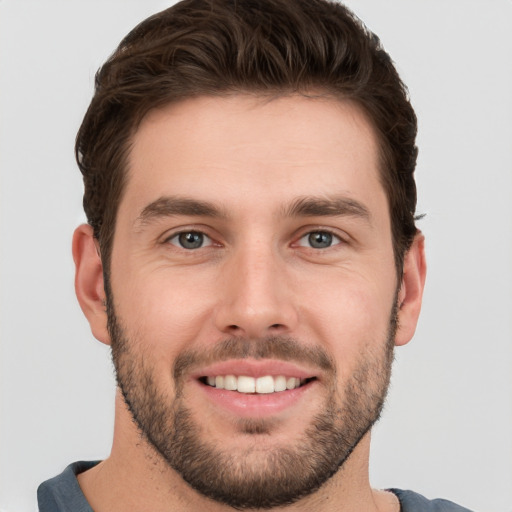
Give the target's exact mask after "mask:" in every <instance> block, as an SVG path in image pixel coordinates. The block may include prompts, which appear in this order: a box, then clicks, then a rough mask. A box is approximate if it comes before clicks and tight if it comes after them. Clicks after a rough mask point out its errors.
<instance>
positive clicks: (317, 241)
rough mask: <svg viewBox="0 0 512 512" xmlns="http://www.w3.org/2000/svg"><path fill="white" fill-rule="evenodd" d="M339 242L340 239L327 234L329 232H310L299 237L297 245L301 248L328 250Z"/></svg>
mask: <svg viewBox="0 0 512 512" xmlns="http://www.w3.org/2000/svg"><path fill="white" fill-rule="evenodd" d="M340 242H341V239H340V238H339V237H337V236H336V235H333V234H332V233H329V231H312V232H311V233H307V234H306V235H304V236H303V237H301V239H300V240H299V245H300V246H302V247H312V248H313V249H328V248H329V247H332V246H333V245H337V244H339V243H340Z"/></svg>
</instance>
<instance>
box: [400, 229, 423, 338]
mask: <svg viewBox="0 0 512 512" xmlns="http://www.w3.org/2000/svg"><path fill="white" fill-rule="evenodd" d="M426 274H427V265H426V261H425V237H424V236H423V234H422V233H421V231H418V232H417V233H416V236H415V237H414V241H413V243H412V245H411V247H410V249H409V250H408V251H407V253H406V255H405V258H404V270H403V275H402V285H401V287H400V291H399V292H398V308H399V309H398V330H397V333H396V339H395V345H397V346H400V345H405V344H406V343H408V342H409V341H410V340H411V338H412V337H413V335H414V331H415V330H416V324H417V323H418V317H419V315H420V310H421V301H422V297H423V289H424V287H425V276H426Z"/></svg>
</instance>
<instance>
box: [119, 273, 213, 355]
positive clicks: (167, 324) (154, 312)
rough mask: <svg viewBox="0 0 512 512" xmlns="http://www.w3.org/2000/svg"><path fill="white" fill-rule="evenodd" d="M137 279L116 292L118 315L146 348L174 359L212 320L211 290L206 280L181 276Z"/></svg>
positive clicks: (145, 275) (150, 275) (148, 275)
mask: <svg viewBox="0 0 512 512" xmlns="http://www.w3.org/2000/svg"><path fill="white" fill-rule="evenodd" d="M134 274H135V273H134ZM134 274H132V275H134ZM136 275H137V277H136V279H127V280H126V281H125V283H124V284H121V283H119V286H118V287H116V288H115V290H114V297H115V306H116V311H117V313H118V315H119V317H120V318H122V320H123V323H124V325H125V326H126V328H127V329H128V330H129V331H130V332H132V333H136V336H137V338H138V339H139V341H140V343H141V344H142V345H145V346H146V347H151V349H152V353H154V354H155V355H156V356H158V357H162V358H165V359H172V357H173V355H174V354H175V353H179V352H180V351H181V350H183V348H185V347H187V346H189V345H190V343H191V342H193V340H194V339H197V338H198V337H200V332H201V330H202V329H203V326H204V325H205V321H206V318H207V316H208V315H207V312H208V308H209V306H208V296H209V295H208V294H207V289H208V288H209V287H208V286H207V285H206V282H205V280H204V279H202V280H201V279H197V280H193V281H191V280H190V279H187V278H186V277H185V276H184V275H183V273H181V274H180V273H179V272H169V271H153V272H139V273H137V274H136Z"/></svg>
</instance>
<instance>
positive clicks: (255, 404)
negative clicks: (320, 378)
mask: <svg viewBox="0 0 512 512" xmlns="http://www.w3.org/2000/svg"><path fill="white" fill-rule="evenodd" d="M196 383H197V385H198V386H199V387H200V388H201V390H202V391H203V392H204V394H205V395H206V397H207V399H208V400H209V401H210V402H212V403H214V404H215V405H218V406H220V407H222V408H223V409H226V410H228V411H230V412H232V413H234V414H235V415H236V416H240V417H244V418H265V417H269V416H274V415H276V414H279V413H281V412H283V411H285V410H286V409H288V408H290V407H292V406H294V405H295V404H296V403H297V402H298V401H299V400H301V398H303V397H304V395H305V394H306V393H307V392H308V391H309V390H310V389H311V388H312V387H313V386H314V384H315V381H310V382H308V383H306V384H304V385H302V386H301V387H299V388H296V389H290V390H286V391H279V392H277V393H268V394H251V393H239V392H238V391H228V390H226V389H217V388H214V387H213V386H209V385H207V384H203V383H202V382H200V381H196Z"/></svg>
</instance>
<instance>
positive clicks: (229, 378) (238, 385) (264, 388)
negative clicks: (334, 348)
mask: <svg viewBox="0 0 512 512" xmlns="http://www.w3.org/2000/svg"><path fill="white" fill-rule="evenodd" d="M199 380H200V381H201V382H202V383H203V384H206V385H208V386H211V387H213V388H216V389H224V390H227V391H237V392H238V393H245V394H270V393H281V392H283V391H290V390H293V389H297V388H300V387H302V386H305V385H306V384H308V383H309V382H311V381H313V380H315V377H312V378H307V379H300V378H298V377H286V376H284V375H277V376H273V375H265V376H263V377H249V376H247V375H239V376H236V375H216V376H208V377H202V378H200V379H199Z"/></svg>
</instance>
